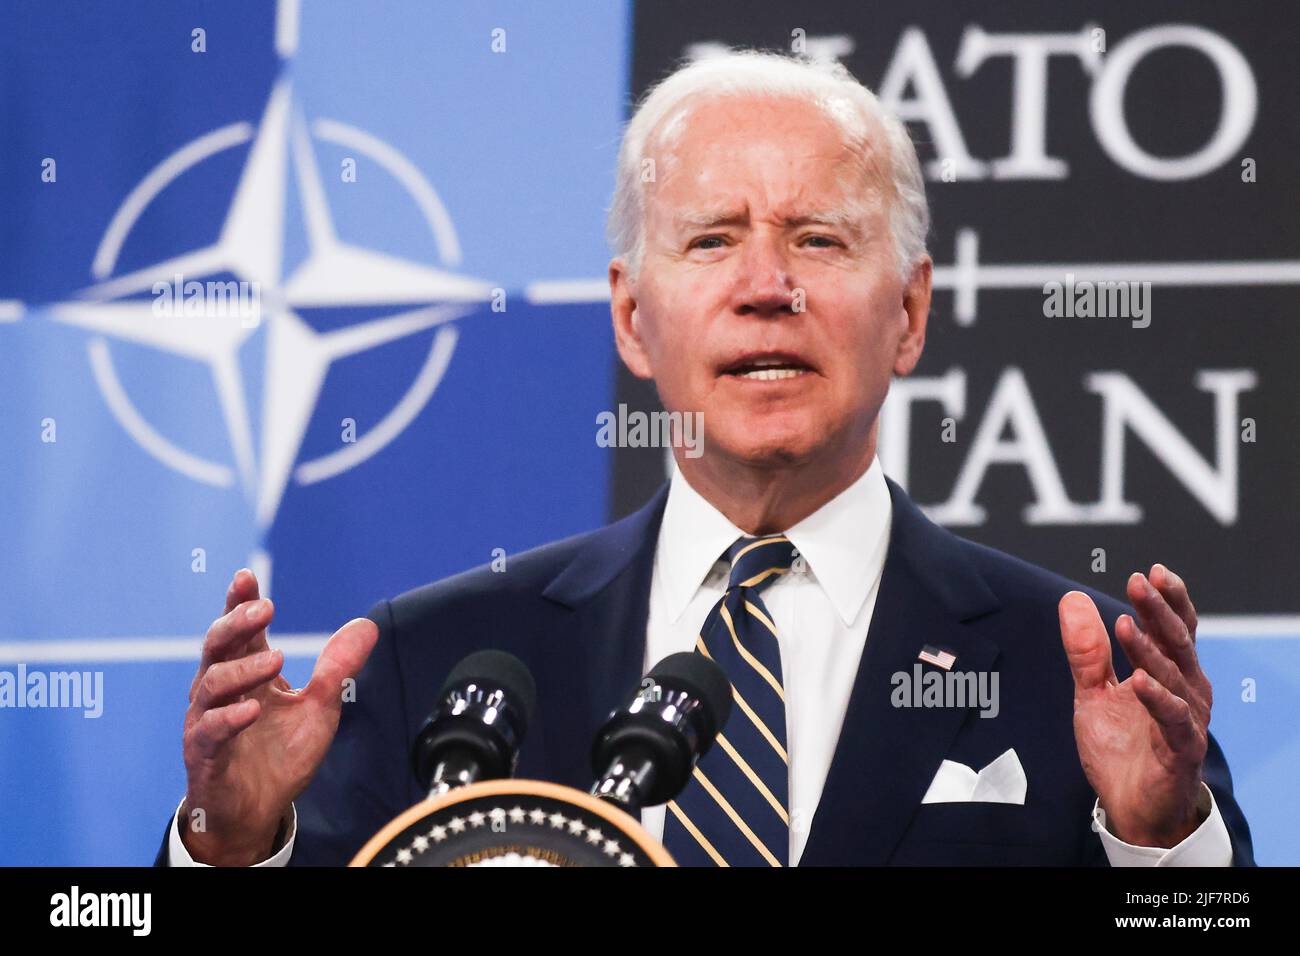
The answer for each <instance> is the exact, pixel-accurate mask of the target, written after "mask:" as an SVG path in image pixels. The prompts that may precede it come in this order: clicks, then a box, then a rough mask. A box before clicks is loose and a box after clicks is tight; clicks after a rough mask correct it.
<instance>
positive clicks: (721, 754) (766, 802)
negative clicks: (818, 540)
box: [664, 535, 795, 866]
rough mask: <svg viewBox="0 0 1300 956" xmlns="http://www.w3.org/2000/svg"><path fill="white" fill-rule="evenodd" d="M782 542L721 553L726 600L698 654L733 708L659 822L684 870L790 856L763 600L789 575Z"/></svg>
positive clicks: (779, 713)
mask: <svg viewBox="0 0 1300 956" xmlns="http://www.w3.org/2000/svg"><path fill="white" fill-rule="evenodd" d="M794 553H795V549H794V545H793V544H791V543H790V540H789V539H788V538H786V537H785V536H784V535H768V536H767V537H762V538H751V537H743V538H740V539H739V540H738V541H736V543H735V544H733V545H732V546H731V547H730V548H728V549H727V554H726V557H727V560H728V561H729V562H730V564H731V576H730V580H729V581H728V583H727V590H726V593H725V594H723V595H722V598H721V599H720V600H719V601H718V603H717V604H715V605H714V606H713V610H711V611H710V612H709V616H708V617H707V618H706V619H705V621H704V627H703V628H702V629H701V630H700V636H699V639H698V640H697V641H696V644H695V649H696V651H697V652H698V653H700V654H704V655H705V656H707V657H711V658H713V660H714V661H716V662H717V663H718V664H719V666H721V667H722V669H723V671H725V672H726V674H727V676H728V677H729V678H730V679H731V692H732V697H733V700H734V703H735V706H734V707H733V708H732V711H731V718H730V719H729V720H728V721H727V726H726V727H724V728H723V731H722V733H719V734H718V739H717V741H716V742H715V743H714V745H713V747H712V748H711V749H710V750H709V752H708V753H707V754H705V755H704V757H703V759H701V760H700V762H699V764H698V765H697V766H696V768H695V772H694V776H693V778H692V779H691V781H690V782H689V783H688V784H687V785H686V789H684V790H683V791H682V792H681V794H680V795H679V796H678V797H677V799H676V800H674V801H672V802H670V803H669V804H668V813H667V814H666V815H665V818H664V846H665V847H666V848H667V849H668V852H669V853H671V854H672V855H673V858H674V859H675V860H676V861H677V862H678V864H680V865H681V866H709V865H717V866H785V865H786V863H787V860H788V857H789V853H790V815H789V805H790V801H789V796H788V793H789V758H788V756H787V755H786V742H785V693H784V691H783V690H782V686H781V653H780V648H779V647H778V645H777V642H776V625H775V624H773V623H772V616H771V615H770V614H768V613H767V608H766V607H764V605H763V601H762V598H760V597H759V592H761V591H762V590H763V589H764V588H765V587H767V586H768V585H769V584H771V583H772V582H773V581H775V580H776V579H777V578H778V577H779V576H780V575H782V574H785V573H786V572H787V571H789V570H790V566H791V562H792V560H793V557H794Z"/></svg>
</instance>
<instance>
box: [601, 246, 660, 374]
mask: <svg viewBox="0 0 1300 956" xmlns="http://www.w3.org/2000/svg"><path fill="white" fill-rule="evenodd" d="M609 312H610V316H611V317H612V318H613V320H614V343H615V345H617V346H618V354H619V356H620V357H621V358H622V359H623V364H624V365H626V366H627V370H628V371H629V372H631V373H632V374H633V375H635V376H636V377H637V378H652V377H653V376H652V374H651V367H650V357H649V355H648V354H647V352H646V349H645V343H644V341H643V340H642V338H641V323H640V322H639V321H638V316H637V310H636V290H635V288H634V287H633V283H632V281H631V279H629V278H628V270H627V264H626V263H625V262H624V261H623V260H622V259H614V260H612V261H611V262H610V264H609Z"/></svg>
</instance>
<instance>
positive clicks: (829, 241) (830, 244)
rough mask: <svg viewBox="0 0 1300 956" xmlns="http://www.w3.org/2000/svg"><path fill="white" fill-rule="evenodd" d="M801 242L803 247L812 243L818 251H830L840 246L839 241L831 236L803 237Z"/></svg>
mask: <svg viewBox="0 0 1300 956" xmlns="http://www.w3.org/2000/svg"><path fill="white" fill-rule="evenodd" d="M803 242H804V245H808V244H809V243H814V244H816V248H818V249H832V248H834V247H835V246H838V245H840V241H839V240H838V239H835V238H832V237H831V236H805V237H804V240H803Z"/></svg>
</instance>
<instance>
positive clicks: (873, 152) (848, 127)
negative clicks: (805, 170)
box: [644, 91, 894, 211]
mask: <svg viewBox="0 0 1300 956" xmlns="http://www.w3.org/2000/svg"><path fill="white" fill-rule="evenodd" d="M747 116H750V117H755V122H756V124H758V130H757V131H756V133H755V135H762V136H764V137H765V138H767V139H768V140H769V142H770V143H771V148H772V149H776V150H780V149H786V150H789V151H790V152H791V153H792V154H794V153H798V154H799V155H801V156H805V157H806V156H807V155H808V152H809V149H808V139H809V135H810V131H812V130H815V129H816V127H817V126H822V127H823V128H824V129H825V130H826V131H827V132H828V133H829V135H830V137H832V138H833V139H834V140H835V141H836V142H837V143H838V146H837V147H836V148H832V149H828V150H825V151H823V155H824V156H825V161H826V163H827V164H828V166H832V167H833V174H834V180H833V181H834V182H835V184H836V186H837V187H838V192H839V193H840V194H841V196H842V198H843V203H842V205H843V206H844V207H846V208H848V207H852V208H855V209H861V210H865V209H869V208H872V207H880V206H884V205H886V204H887V203H888V202H889V201H890V200H891V199H892V197H893V195H894V182H893V178H892V176H891V175H890V172H889V169H890V163H889V146H888V142H887V139H886V134H885V130H884V128H883V126H882V125H881V124H880V122H879V121H878V120H877V119H876V118H875V117H872V116H869V115H865V114H864V112H863V111H862V110H860V109H859V108H857V107H856V106H855V105H854V104H853V103H852V102H851V101H849V100H848V99H847V98H845V97H841V96H834V97H824V96H817V97H806V96H801V95H797V94H791V93H780V94H758V93H752V92H743V93H742V92H725V91H723V92H705V93H697V94H695V95H693V96H690V97H688V98H686V99H685V100H684V101H682V102H681V103H679V104H677V105H676V106H675V107H673V109H672V110H670V111H669V112H668V113H667V114H666V115H665V116H664V118H663V119H662V120H660V121H659V123H657V124H656V126H655V127H654V129H653V130H651V132H650V134H649V135H648V136H647V140H646V148H645V151H644V155H646V156H651V157H654V159H655V161H656V164H658V165H659V166H660V167H661V172H662V174H663V175H662V178H663V179H664V180H669V179H673V178H674V174H675V173H677V172H680V171H683V170H684V169H686V166H685V165H684V164H685V163H686V162H688V161H692V160H697V159H698V155H699V151H700V147H701V145H705V144H701V142H700V141H699V139H698V136H697V135H696V134H699V135H705V133H703V132H701V130H702V127H703V126H705V125H711V126H716V125H717V123H718V122H719V120H720V119H722V118H724V117H725V118H726V120H727V121H729V123H730V125H731V126H732V131H733V132H735V131H736V130H737V129H739V131H740V132H741V133H742V134H743V132H744V130H743V123H744V120H745V118H746V117H747ZM782 117H786V118H787V119H786V120H783V119H782ZM787 123H788V127H789V130H790V135H788V136H784V135H771V134H772V133H774V132H775V133H778V134H779V133H780V132H781V130H782V129H783V128H784V127H786V126H787ZM688 152H689V153H690V157H687V156H686V154H687V153H688ZM659 178H660V177H655V178H654V179H651V180H650V183H651V184H653V183H657V182H658V181H659ZM676 192H677V190H667V191H665V190H661V189H653V188H651V189H649V190H648V195H647V200H648V202H647V205H648V206H653V205H654V204H655V200H654V197H655V196H656V194H658V195H659V196H661V197H664V196H665V193H668V194H673V193H676ZM710 198H711V199H712V198H714V197H710ZM647 211H649V210H647Z"/></svg>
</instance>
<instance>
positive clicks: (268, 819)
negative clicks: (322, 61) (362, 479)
mask: <svg viewBox="0 0 1300 956" xmlns="http://www.w3.org/2000/svg"><path fill="white" fill-rule="evenodd" d="M273 613H274V608H273V607H272V605H271V602H270V600H261V599H259V597H258V587H257V579H256V578H255V577H254V576H253V573H252V572H251V571H248V570H242V571H239V572H237V573H236V574H235V578H234V580H233V581H232V582H231V585H230V590H229V591H227V592H226V609H225V613H224V614H223V616H221V617H219V618H217V620H215V621H214V622H213V623H212V626H211V627H210V628H208V633H207V637H206V638H205V639H204V641H203V656H202V659H201V660H200V661H199V669H198V673H197V674H196V675H195V676H194V683H193V684H191V685H190V706H189V709H188V710H187V711H186V712H185V732H184V737H183V750H184V755H185V772H186V776H187V780H188V783H187V787H186V793H185V802H184V804H183V805H182V808H181V811H182V814H183V816H182V821H183V823H182V827H181V838H182V840H184V842H185V847H186V849H187V850H189V852H190V855H191V856H192V857H193V858H194V859H195V860H197V861H198V862H200V863H208V864H211V865H214V866H249V865H252V864H254V863H260V862H261V861H262V860H265V859H267V858H268V857H269V856H271V855H272V853H273V852H274V849H275V848H274V846H273V844H274V841H275V835H276V831H277V830H278V829H279V827H280V821H281V820H282V819H284V818H285V817H286V816H287V815H288V813H289V809H290V806H291V804H292V803H293V800H294V798H295V797H297V796H298V794H300V793H302V791H303V790H304V789H306V787H307V784H308V783H309V782H310V781H311V778H312V775H313V774H315V772H316V768H317V767H319V766H320V763H321V761H322V760H323V759H324V758H325V752H326V751H327V750H328V749H329V745H330V742H331V741H332V740H333V739H334V733H335V731H336V730H337V729H338V724H339V712H340V709H341V707H342V688H343V681H344V680H345V679H346V678H349V677H355V676H356V675H357V673H358V672H359V671H360V670H361V667H362V665H364V664H365V662H366V658H367V657H369V656H370V651H371V650H372V649H373V648H374V646H375V642H376V641H377V640H378V639H379V629H378V628H377V627H376V626H375V624H374V622H372V621H369V620H367V619H366V618H357V619H355V620H352V621H349V622H348V623H347V624H344V625H343V626H342V627H341V628H339V629H338V630H337V631H336V632H335V633H334V635H333V636H332V637H331V638H330V639H329V641H328V642H327V643H326V645H325V647H324V649H323V650H322V651H321V653H320V657H319V658H317V660H316V667H315V668H314V669H313V670H312V675H311V680H310V681H308V683H307V686H306V687H304V688H302V689H300V690H294V689H292V688H291V687H290V686H289V682H288V681H287V680H285V678H284V677H283V676H282V675H281V674H280V669H281V667H283V666H284V655H283V654H282V653H281V652H280V651H278V650H271V649H270V647H269V645H268V644H267V641H266V628H267V625H269V624H270V623H271V617H272V614H273ZM196 811H202V812H201V813H196Z"/></svg>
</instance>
